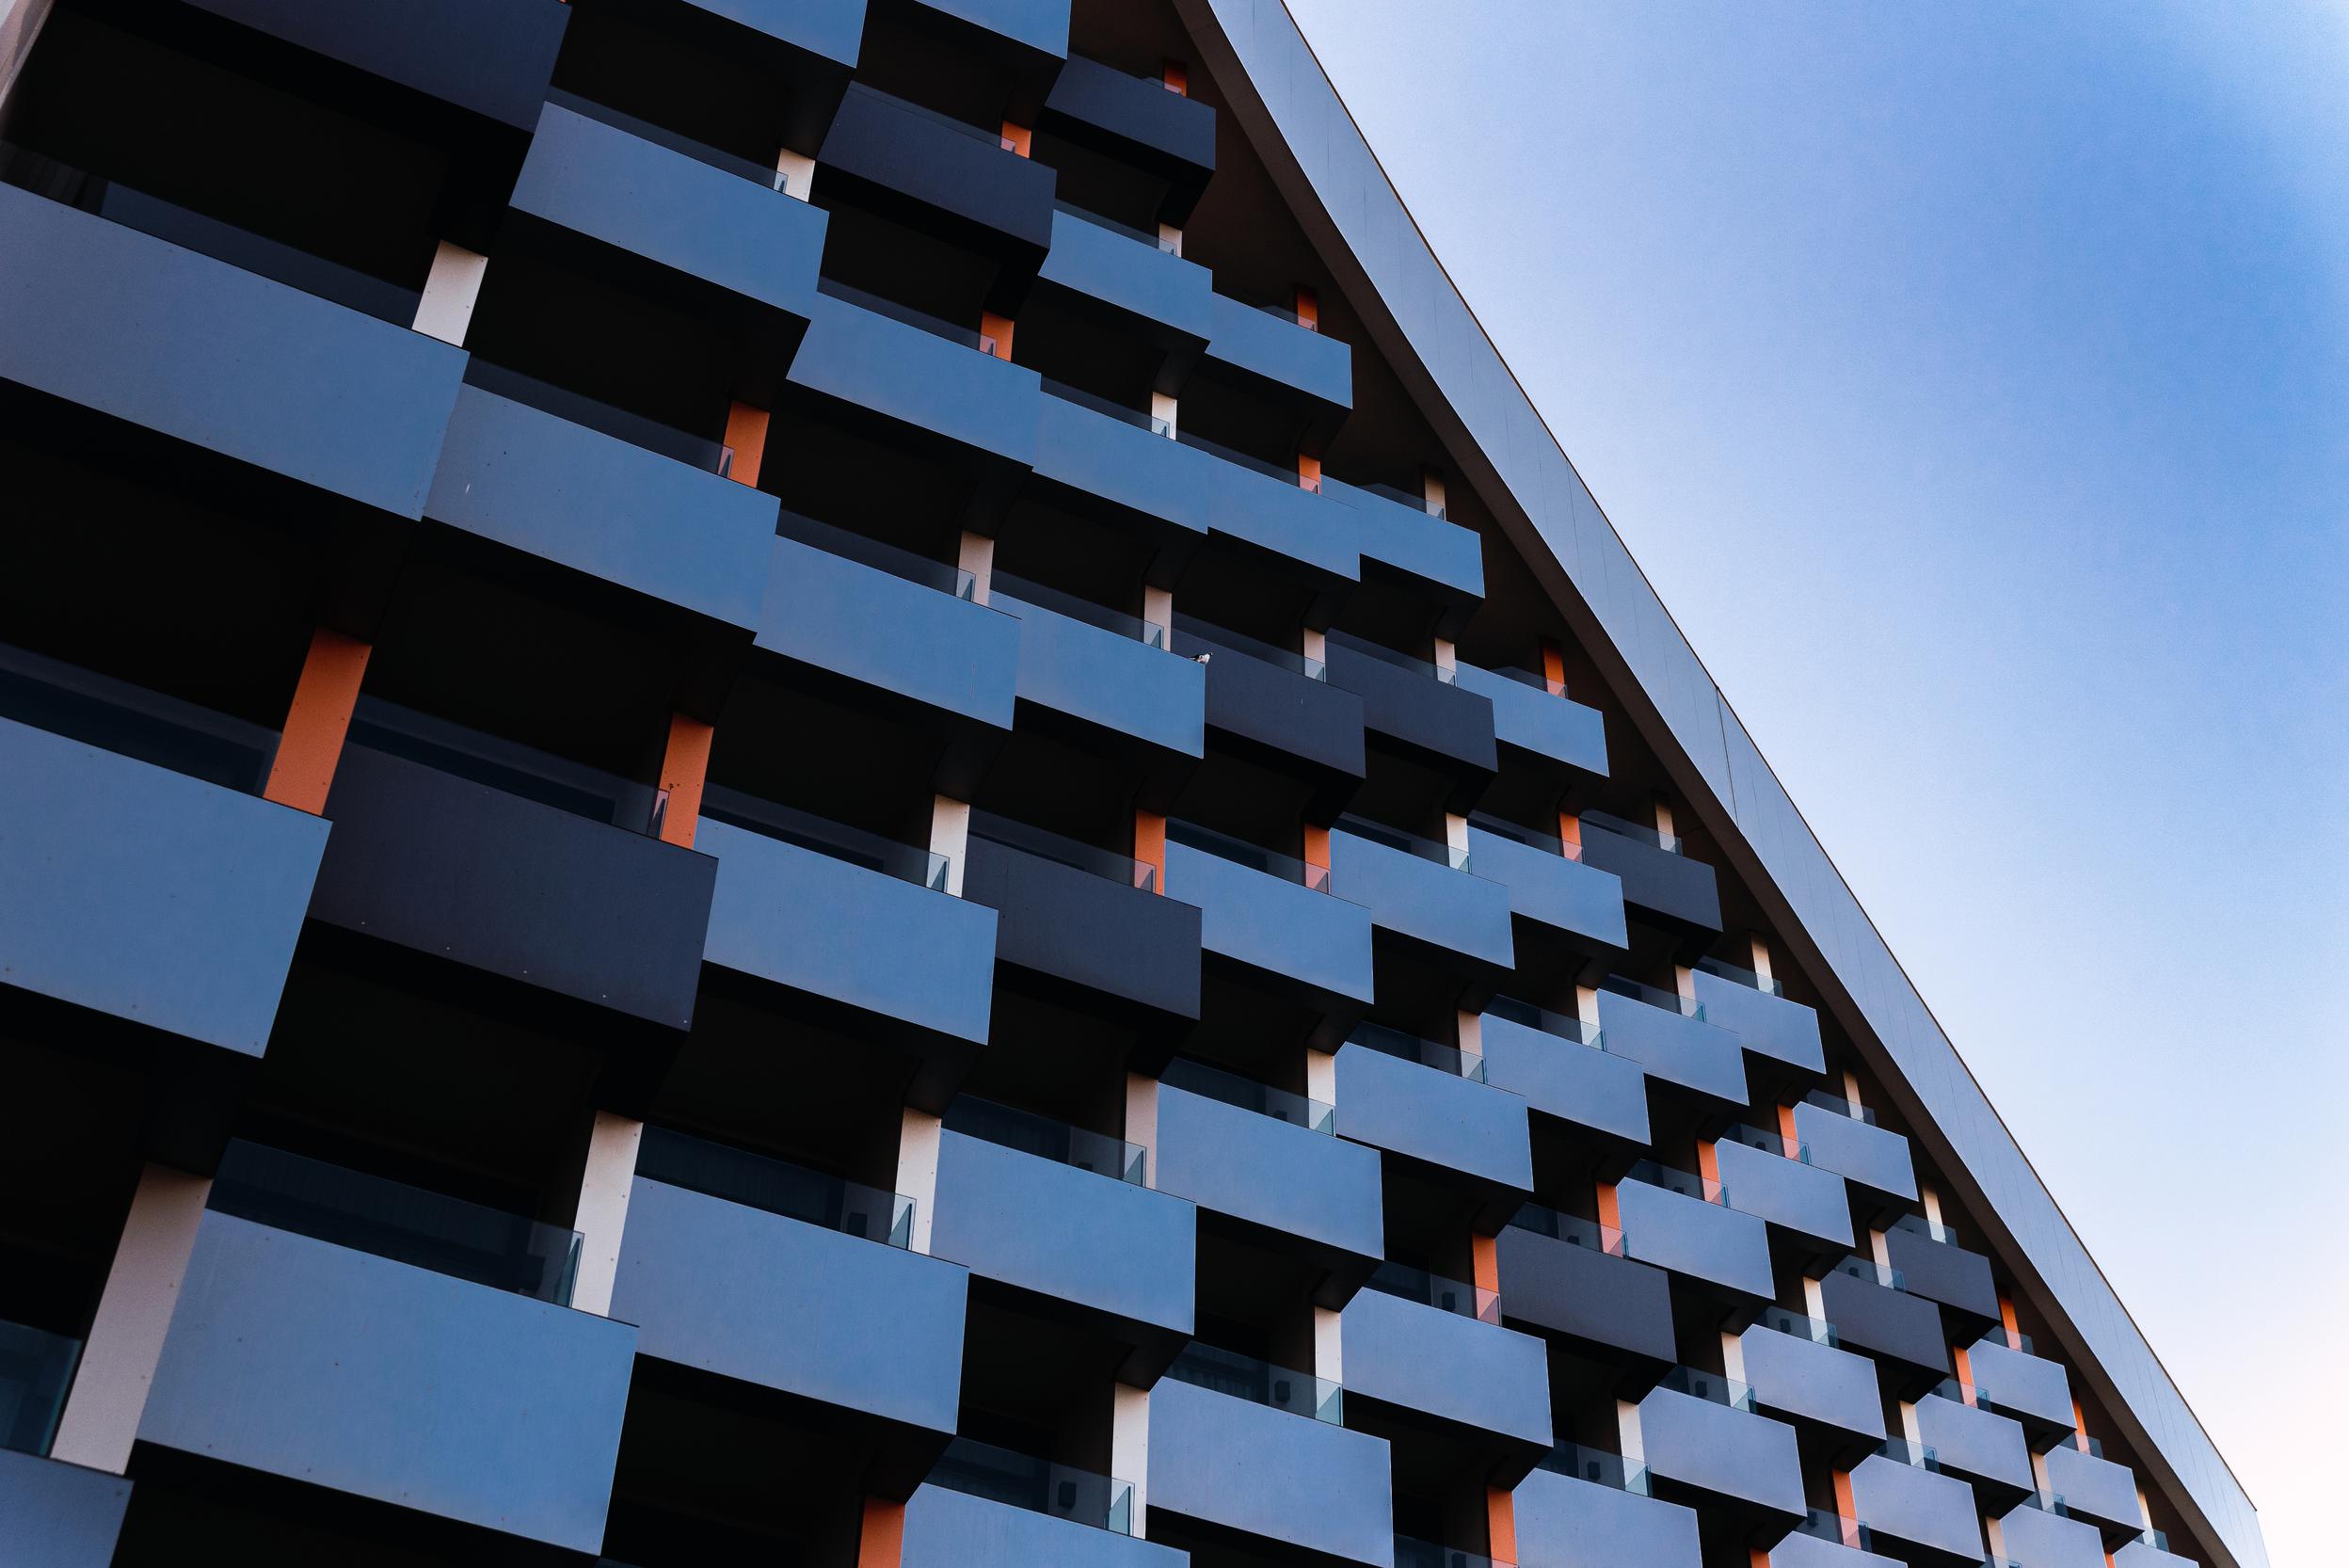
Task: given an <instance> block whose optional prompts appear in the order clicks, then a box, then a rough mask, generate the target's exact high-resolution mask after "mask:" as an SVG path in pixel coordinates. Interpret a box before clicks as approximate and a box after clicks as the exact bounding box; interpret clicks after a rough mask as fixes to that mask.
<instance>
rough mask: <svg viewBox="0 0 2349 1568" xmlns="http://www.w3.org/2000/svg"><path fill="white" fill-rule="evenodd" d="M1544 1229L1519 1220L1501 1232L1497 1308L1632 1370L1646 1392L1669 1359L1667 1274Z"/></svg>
mask: <svg viewBox="0 0 2349 1568" xmlns="http://www.w3.org/2000/svg"><path fill="white" fill-rule="evenodd" d="M1597 1234H1598V1233H1597V1229H1596V1227H1595V1226H1593V1227H1590V1236H1588V1237H1587V1238H1586V1239H1585V1240H1584V1241H1574V1240H1564V1239H1562V1238H1560V1237H1557V1236H1550V1235H1545V1234H1543V1233H1542V1231H1540V1230H1538V1229H1532V1228H1528V1227H1526V1226H1524V1225H1509V1226H1507V1227H1505V1228H1504V1229H1503V1230H1502V1231H1501V1234H1500V1256H1499V1265H1500V1276H1501V1280H1502V1283H1503V1285H1504V1286H1505V1287H1506V1288H1505V1289H1504V1290H1503V1291H1502V1294H1501V1312H1502V1315H1503V1317H1504V1319H1505V1320H1506V1321H1508V1322H1509V1323H1510V1324H1512V1325H1513V1326H1515V1327H1518V1328H1523V1329H1526V1330H1527V1331H1529V1332H1532V1333H1535V1334H1539V1335H1541V1336H1543V1337H1544V1338H1549V1339H1555V1340H1557V1341H1558V1343H1559V1344H1560V1345H1561V1346H1562V1347H1563V1348H1564V1349H1566V1350H1568V1351H1571V1352H1574V1354H1576V1355H1579V1356H1584V1357H1588V1358H1590V1359H1592V1360H1596V1361H1603V1362H1606V1363H1607V1364H1609V1365H1611V1366H1617V1367H1622V1368H1625V1369H1626V1370H1627V1371H1628V1372H1629V1373H1631V1374H1633V1375H1632V1377H1631V1379H1630V1382H1629V1388H1630V1392H1632V1393H1635V1394H1637V1393H1644V1392H1646V1391H1647V1389H1648V1388H1650V1387H1652V1386H1654V1383H1655V1380H1656V1378H1657V1377H1659V1376H1661V1375H1662V1374H1663V1372H1664V1371H1665V1370H1666V1369H1667V1368H1669V1367H1670V1365H1671V1361H1672V1353H1673V1341H1672V1291H1671V1280H1670V1277H1669V1276H1668V1275H1667V1274H1666V1273H1665V1272H1663V1271H1662V1270H1661V1269H1657V1268H1654V1267H1653V1266H1651V1265H1649V1264H1646V1263H1636V1262H1634V1261H1632V1260H1631V1259H1630V1258H1628V1257H1625V1256H1622V1254H1621V1253H1620V1252H1614V1253H1610V1252H1606V1251H1604V1250H1602V1249H1601V1248H1600V1247H1599V1246H1598V1245H1596V1244H1595V1241H1596V1238H1597Z"/></svg>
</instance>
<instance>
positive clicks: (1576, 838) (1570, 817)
mask: <svg viewBox="0 0 2349 1568" xmlns="http://www.w3.org/2000/svg"><path fill="white" fill-rule="evenodd" d="M1558 853H1559V854H1561V855H1563V856H1566V858H1567V859H1569V860H1579V859H1581V858H1582V819H1581V818H1580V817H1579V816H1577V815H1575V814H1574V812H1572V811H1560V812H1559V813H1558Z"/></svg>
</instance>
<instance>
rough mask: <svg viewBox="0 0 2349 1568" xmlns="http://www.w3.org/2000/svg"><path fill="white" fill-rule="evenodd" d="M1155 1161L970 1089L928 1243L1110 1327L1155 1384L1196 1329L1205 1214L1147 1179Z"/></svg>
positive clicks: (1136, 1367) (943, 1161)
mask: <svg viewBox="0 0 2349 1568" xmlns="http://www.w3.org/2000/svg"><path fill="white" fill-rule="evenodd" d="M965 1128H968V1129H970V1130H964V1129H965ZM1013 1141H1016V1142H1017V1144H1019V1146H1011V1145H1012V1142H1013ZM1144 1159H1146V1156H1145V1155H1144V1154H1143V1151H1141V1150H1139V1149H1136V1148H1134V1147H1133V1145H1131V1144H1119V1143H1117V1142H1116V1141H1115V1140H1113V1139H1107V1138H1102V1137H1099V1136H1098V1135H1095V1134H1091V1133H1086V1132H1083V1131H1081V1130H1080V1129H1078V1128H1068V1127H1064V1126H1063V1125H1061V1124H1059V1123H1056V1122H1048V1121H1047V1120H1045V1119H1044V1118H1043V1117H1039V1116H1031V1115H1030V1114H1028V1113H1027V1112H1018V1111H1014V1110H1011V1109H1009V1108H1007V1107H1002V1106H995V1105H990V1104H988V1103H986V1102H984V1101H976V1100H973V1099H971V1098H970V1097H969V1096H964V1097H963V1098H961V1099H959V1100H957V1101H956V1102H955V1103H954V1104H953V1105H951V1106H950V1107H948V1109H947V1125H946V1131H945V1132H944V1133H943V1134H942V1135H941V1143H940V1146H939V1150H938V1197H937V1206H936V1213H935V1219H934V1220H933V1222H932V1226H931V1233H930V1234H931V1240H930V1245H931V1251H932V1252H934V1253H935V1255H936V1256H940V1257H944V1258H950V1259H951V1260H952V1261H954V1262H957V1263H961V1264H964V1265H966V1266H967V1267H968V1268H969V1270H970V1272H971V1273H972V1274H973V1275H974V1276H976V1277H977V1279H979V1280H981V1281H983V1282H986V1283H988V1284H990V1285H994V1286H998V1287H1001V1288H1005V1289H1008V1290H1010V1291H1011V1292H1013V1293H1014V1294H1015V1296H1016V1297H1017V1298H1018V1299H1020V1300H1021V1301H1022V1302H1024V1303H1025V1304H1027V1306H1028V1307H1029V1308H1030V1309H1031V1310H1035V1311H1040V1312H1043V1313H1045V1314H1047V1315H1060V1316H1063V1317H1073V1318H1075V1319H1077V1320H1079V1321H1082V1322H1084V1323H1085V1324H1087V1325H1089V1326H1092V1327H1094V1328H1096V1329H1098V1330H1100V1331H1102V1332H1104V1333H1106V1334H1108V1335H1109V1336H1111V1338H1113V1339H1115V1340H1116V1341H1117V1342H1118V1343H1119V1344H1121V1345H1123V1346H1125V1347H1126V1350H1127V1356H1126V1359H1125V1364H1124V1366H1123V1368H1121V1370H1120V1372H1119V1376H1120V1377H1122V1378H1124V1379H1125V1380H1126V1381H1127V1382H1128V1383H1131V1384H1135V1385H1136V1386H1138V1387H1147V1386H1148V1385H1149V1384H1151V1383H1153V1382H1155V1381H1156V1380H1157V1378H1158V1375H1159V1372H1161V1371H1163V1370H1164V1369H1165V1368H1166V1364H1167V1362H1168V1361H1169V1360H1170V1359H1172V1358H1173V1356H1174V1354H1175V1351H1176V1350H1177V1349H1178V1348H1179V1347H1180V1345H1181V1343H1182V1341H1183V1340H1184V1339H1186V1338H1187V1337H1189V1336H1190V1325H1191V1305H1192V1298H1193V1294H1194V1292H1193V1287H1192V1279H1193V1253H1194V1233H1195V1230H1196V1221H1197V1216H1196V1211H1195V1210H1194V1209H1193V1208H1192V1207H1191V1205H1190V1203H1189V1202H1188V1201H1187V1200H1185V1199H1182V1198H1177V1197H1175V1196H1174V1195H1173V1194H1172V1193H1168V1192H1153V1191H1152V1190H1151V1189H1150V1188H1148V1187H1146V1186H1143V1185H1142V1184H1141V1178H1142V1176H1143V1174H1144V1173H1143V1160H1144ZM1075 1161H1085V1162H1087V1163H1089V1164H1090V1165H1091V1166H1092V1167H1094V1168H1090V1169H1089V1168H1086V1165H1085V1164H1080V1163H1076V1162H1075Z"/></svg>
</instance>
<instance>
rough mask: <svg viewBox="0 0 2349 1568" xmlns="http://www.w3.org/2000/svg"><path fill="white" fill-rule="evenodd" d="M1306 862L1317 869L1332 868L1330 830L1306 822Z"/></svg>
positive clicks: (1326, 869) (1325, 869)
mask: <svg viewBox="0 0 2349 1568" xmlns="http://www.w3.org/2000/svg"><path fill="white" fill-rule="evenodd" d="M1305 864H1306V865H1308V866H1311V867H1313V868H1314V869H1315V870H1316V871H1324V872H1325V871H1328V870H1329V869H1330V830H1329V829H1328V828H1326V827H1316V826H1314V825H1313V824H1311V823H1307V824H1305Z"/></svg>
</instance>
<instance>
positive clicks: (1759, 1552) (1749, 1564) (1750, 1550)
mask: <svg viewBox="0 0 2349 1568" xmlns="http://www.w3.org/2000/svg"><path fill="white" fill-rule="evenodd" d="M1746 1568H1770V1554H1769V1553H1767V1552H1766V1551H1764V1550H1763V1549H1762V1548H1761V1547H1759V1546H1748V1547H1747V1548H1746Z"/></svg>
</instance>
